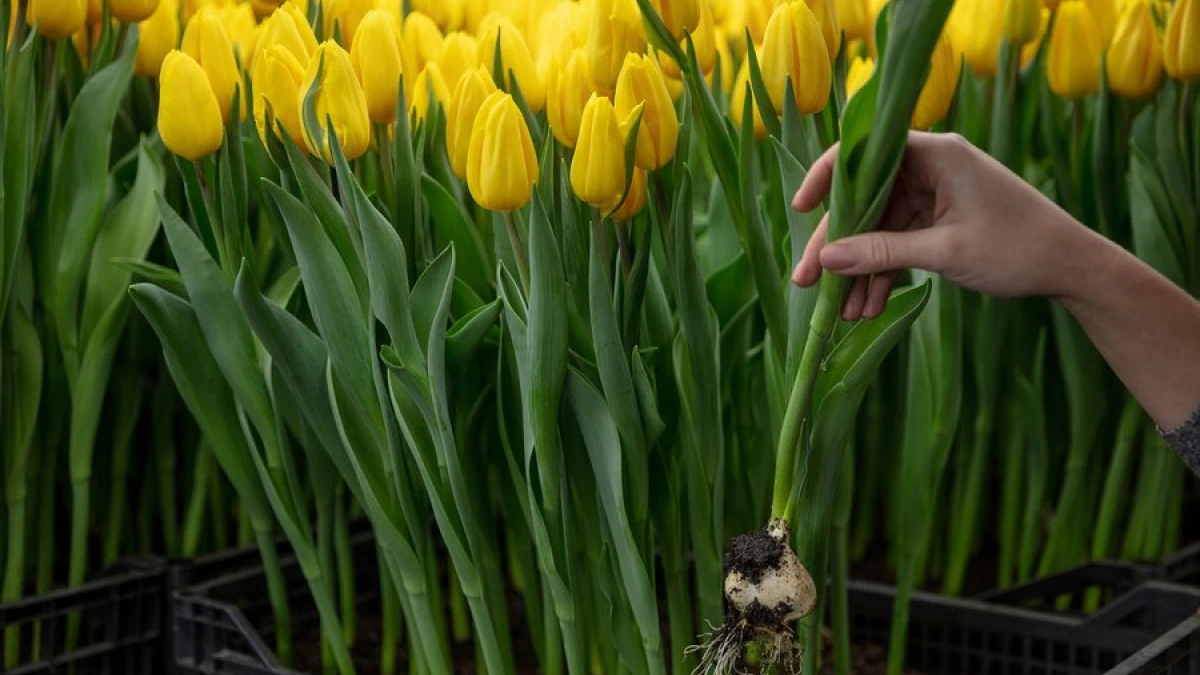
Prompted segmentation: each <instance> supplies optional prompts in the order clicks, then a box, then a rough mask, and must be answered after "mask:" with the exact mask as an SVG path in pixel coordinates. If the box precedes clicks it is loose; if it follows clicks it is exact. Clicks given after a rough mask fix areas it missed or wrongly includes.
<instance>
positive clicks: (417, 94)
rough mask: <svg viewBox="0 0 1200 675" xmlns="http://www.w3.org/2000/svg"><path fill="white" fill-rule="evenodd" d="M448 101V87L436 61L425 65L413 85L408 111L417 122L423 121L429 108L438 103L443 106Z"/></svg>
mask: <svg viewBox="0 0 1200 675" xmlns="http://www.w3.org/2000/svg"><path fill="white" fill-rule="evenodd" d="M449 100H450V87H449V86H447V84H446V78H445V77H443V76H442V69H441V68H439V67H438V64H437V62H436V61H430V62H429V63H426V64H425V68H424V69H423V70H422V71H421V74H419V75H417V80H416V82H414V83H413V92H412V96H411V97H410V98H409V100H408V110H409V112H410V113H414V114H415V115H416V116H417V119H418V120H424V119H425V115H426V114H427V113H428V112H429V106H431V105H436V104H438V103H441V104H443V105H444V104H445V103H446V102H447V101H449Z"/></svg>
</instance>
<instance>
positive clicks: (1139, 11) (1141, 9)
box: [1105, 0, 1163, 100]
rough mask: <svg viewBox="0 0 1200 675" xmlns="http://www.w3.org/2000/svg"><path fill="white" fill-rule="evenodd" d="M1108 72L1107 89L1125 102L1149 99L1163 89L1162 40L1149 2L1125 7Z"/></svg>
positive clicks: (1141, 0)
mask: <svg viewBox="0 0 1200 675" xmlns="http://www.w3.org/2000/svg"><path fill="white" fill-rule="evenodd" d="M1105 68H1106V70H1107V73H1108V86H1109V87H1110V88H1111V89H1112V90H1113V92H1115V93H1116V94H1117V95H1118V96H1121V97H1123V98H1127V99H1134V100H1136V99H1142V98H1146V97H1148V96H1150V95H1152V94H1154V93H1155V92H1157V91H1158V88H1159V87H1160V86H1162V81H1163V47H1162V38H1161V37H1160V36H1159V34H1158V27H1157V26H1156V25H1155V24H1154V14H1153V12H1152V10H1151V9H1150V3H1149V2H1148V0H1133V2H1130V3H1129V4H1127V5H1126V6H1125V10H1124V11H1123V12H1122V13H1121V19H1120V21H1118V22H1117V32H1116V34H1115V35H1114V36H1113V41H1112V44H1111V45H1110V46H1109V48H1108V58H1107V59H1105Z"/></svg>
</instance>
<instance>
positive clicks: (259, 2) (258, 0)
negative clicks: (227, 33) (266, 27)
mask: <svg viewBox="0 0 1200 675" xmlns="http://www.w3.org/2000/svg"><path fill="white" fill-rule="evenodd" d="M250 6H251V7H253V8H254V16H255V17H256V18H257V19H258V20H259V22H260V24H261V22H262V21H264V20H265V19H267V18H268V17H270V16H271V15H272V14H274V13H275V10H277V9H279V5H277V4H275V0H250Z"/></svg>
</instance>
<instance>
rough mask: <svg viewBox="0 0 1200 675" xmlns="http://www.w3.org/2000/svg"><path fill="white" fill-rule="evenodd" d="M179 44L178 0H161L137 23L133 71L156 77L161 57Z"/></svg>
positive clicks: (163, 57)
mask: <svg viewBox="0 0 1200 675" xmlns="http://www.w3.org/2000/svg"><path fill="white" fill-rule="evenodd" d="M178 44H179V0H161V1H160V2H159V3H158V7H157V8H156V9H155V10H154V13H153V14H151V15H150V18H148V19H146V20H145V21H142V22H141V23H139V24H138V44H137V54H136V55H134V60H133V72H135V73H137V74H138V75H142V76H144V77H158V72H159V71H160V70H162V63H163V59H165V58H167V54H169V53H170V52H171V50H172V49H175V46H176V45H178Z"/></svg>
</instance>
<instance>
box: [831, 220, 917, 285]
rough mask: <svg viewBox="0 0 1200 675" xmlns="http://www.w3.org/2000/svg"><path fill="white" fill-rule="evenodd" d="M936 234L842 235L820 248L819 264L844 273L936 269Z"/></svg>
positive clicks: (855, 274)
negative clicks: (844, 236) (841, 237)
mask: <svg viewBox="0 0 1200 675" xmlns="http://www.w3.org/2000/svg"><path fill="white" fill-rule="evenodd" d="M940 249H941V241H940V233H938V232H935V231H934V230H931V229H921V230H911V231H907V232H892V231H877V232H867V233H865V234H859V235H855V236H853V237H846V238H845V239H841V240H839V241H836V242H833V243H831V244H827V245H826V246H825V248H823V249H821V267H822V268H824V269H826V270H828V271H830V272H833V273H834V274H840V275H845V276H860V275H863V274H877V273H879V272H891V271H895V270H901V269H908V268H911V267H915V268H918V269H926V270H932V271H937V270H936V269H935V268H936V265H935V264H934V262H935V261H936V260H937V259H938V257H939V255H940V254H939V251H940Z"/></svg>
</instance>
